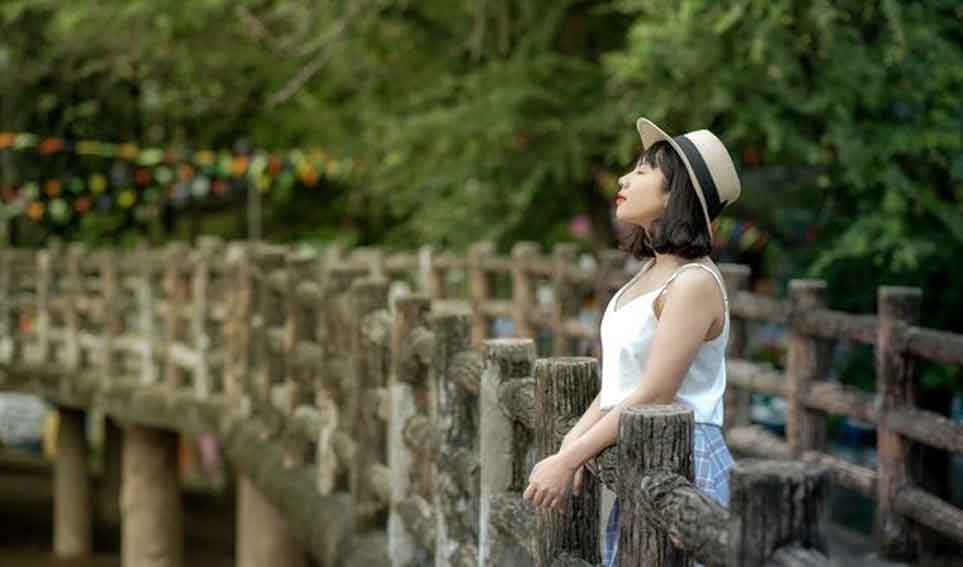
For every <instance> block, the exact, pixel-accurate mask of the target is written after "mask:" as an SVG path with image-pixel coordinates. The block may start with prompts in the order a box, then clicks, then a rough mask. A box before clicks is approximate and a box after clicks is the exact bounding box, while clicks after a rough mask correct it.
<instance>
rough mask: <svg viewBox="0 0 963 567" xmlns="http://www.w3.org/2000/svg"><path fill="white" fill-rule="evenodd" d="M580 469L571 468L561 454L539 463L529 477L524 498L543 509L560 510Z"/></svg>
mask: <svg viewBox="0 0 963 567" xmlns="http://www.w3.org/2000/svg"><path fill="white" fill-rule="evenodd" d="M576 468H578V467H573V466H571V465H570V464H569V463H568V462H567V461H566V460H565V459H564V458H563V457H562V456H561V453H555V454H554V455H551V456H549V457H546V458H544V459H542V460H541V461H539V462H538V463H537V464H536V465H535V468H533V469H532V474H531V475H529V477H528V488H526V489H525V493H524V494H522V498H524V499H526V500H528V501H530V502H531V503H532V504H534V505H535V506H537V507H539V508H543V509H555V510H558V509H559V508H560V507H561V504H562V500H563V499H564V498H565V496H566V495H567V494H568V489H569V485H570V484H571V483H572V479H573V477H574V476H575V470H576Z"/></svg>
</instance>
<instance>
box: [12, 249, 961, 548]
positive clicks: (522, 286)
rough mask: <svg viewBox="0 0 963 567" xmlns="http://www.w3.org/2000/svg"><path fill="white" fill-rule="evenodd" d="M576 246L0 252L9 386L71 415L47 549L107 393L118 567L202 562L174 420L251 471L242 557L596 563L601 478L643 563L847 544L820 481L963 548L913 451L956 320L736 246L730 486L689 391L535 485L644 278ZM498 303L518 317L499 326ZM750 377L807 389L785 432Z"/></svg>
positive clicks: (624, 536) (87, 517) (899, 526)
mask: <svg viewBox="0 0 963 567" xmlns="http://www.w3.org/2000/svg"><path fill="white" fill-rule="evenodd" d="M582 260H585V258H584V257H582V258H580V257H579V256H578V254H577V253H576V250H575V249H574V248H572V247H570V246H566V245H560V246H558V247H556V248H555V249H554V250H552V251H551V253H543V252H542V251H541V250H540V249H539V248H538V247H537V246H536V245H534V244H532V243H519V244H517V245H516V246H515V247H514V249H513V250H512V254H511V256H510V257H499V256H498V255H497V254H495V252H494V247H493V246H492V245H491V243H487V242H482V243H478V244H477V245H476V246H474V247H473V248H472V249H471V251H470V252H469V254H468V255H467V256H465V257H458V256H456V255H452V254H448V253H445V252H443V251H438V250H436V249H432V248H431V247H425V248H422V249H420V250H418V251H417V252H416V253H388V252H386V251H382V250H378V249H371V248H359V249H355V250H350V251H345V250H341V249H339V248H337V247H331V248H329V249H326V250H325V251H324V252H323V253H316V252H313V251H311V250H307V249H300V248H291V247H283V246H276V245H268V244H264V243H255V244H251V243H245V242H230V243H224V242H221V241H218V240H216V239H212V238H204V239H201V240H200V241H199V242H198V244H197V246H196V247H193V248H191V247H188V246H186V245H184V244H173V245H170V246H168V247H165V248H162V249H152V248H147V247H141V248H138V249H134V250H129V251H118V250H86V249H85V248H84V247H82V246H79V245H70V246H66V247H64V246H60V245H54V246H51V247H48V248H45V249H41V250H23V249H6V250H3V251H2V253H0V301H2V304H0V321H2V335H0V360H2V361H3V364H2V365H0V388H2V389H6V390H16V391H21V392H29V393H33V394H36V395H38V396H42V397H43V398H45V399H47V400H49V401H51V402H52V403H54V404H55V405H56V407H57V408H58V412H59V414H60V426H59V433H58V434H59V438H58V443H57V457H56V462H55V463H54V479H55V482H54V500H55V514H54V538H53V541H54V548H55V549H54V551H55V553H56V554H57V555H58V556H61V557H75V556H82V555H84V554H87V553H90V551H91V548H92V537H91V514H92V504H91V499H92V495H91V489H90V480H89V475H88V474H87V470H86V451H87V448H86V439H85V435H84V430H83V424H84V419H85V412H89V411H91V410H94V409H96V410H99V411H102V412H103V413H105V414H106V415H107V416H109V418H110V419H111V420H113V421H114V422H116V423H117V424H119V425H121V426H122V430H123V435H122V441H121V442H122V444H123V459H122V463H121V467H122V470H121V474H120V475H119V476H120V478H122V482H120V483H119V485H118V486H116V495H115V496H116V498H117V501H118V502H120V503H121V509H122V522H121V526H122V535H121V537H122V542H123V543H122V556H123V557H122V561H123V564H124V565H125V566H142V565H145V566H153V565H157V566H177V565H181V564H182V563H183V560H184V557H183V555H184V546H183V540H184V534H183V513H184V511H183V506H182V503H181V494H180V487H179V485H178V477H177V469H176V458H175V457H176V455H175V450H176V433H175V432H183V433H187V434H191V435H196V434H200V433H213V434H214V435H216V436H217V437H218V438H219V439H220V440H221V441H222V443H223V445H224V447H225V451H226V454H227V456H228V458H229V459H230V461H231V463H232V465H233V467H234V469H235V470H237V471H238V475H239V478H238V503H237V510H238V528H237V529H238V533H237V540H238V549H237V563H238V564H239V565H244V566H248V565H251V566H253V565H267V564H270V565H305V564H307V562H309V561H312V562H314V563H316V564H317V565H323V566H328V565H330V566H339V565H356V564H368V565H392V566H401V565H412V564H432V563H434V564H437V565H498V566H503V565H531V564H535V565H540V566H542V565H545V566H547V565H596V564H598V563H599V516H600V513H599V508H600V487H601V485H605V486H607V487H608V488H609V489H610V490H612V491H613V492H615V493H617V494H618V495H619V498H620V500H621V501H622V502H624V503H625V504H624V507H623V522H622V532H621V533H620V546H619V553H620V562H621V563H622V564H626V565H627V564H639V563H641V562H643V561H644V562H645V563H646V564H651V565H660V566H661V565H682V564H687V563H686V562H687V561H689V560H690V559H695V560H697V561H700V562H702V563H704V564H707V565H745V566H749V565H823V564H827V562H828V561H830V559H831V558H829V557H827V553H828V551H829V547H828V544H827V537H826V529H825V526H824V523H825V521H824V520H825V518H824V517H825V505H826V504H825V500H826V492H827V485H828V483H837V484H840V485H843V486H846V487H849V488H852V489H854V490H856V491H858V492H860V493H862V494H865V495H867V496H869V497H870V498H872V499H873V500H874V501H875V502H876V505H877V506H876V525H877V530H876V545H877V548H878V551H879V553H880V555H881V556H883V557H887V558H893V559H902V560H913V559H914V558H916V557H917V556H918V555H919V551H920V547H921V545H923V537H924V536H923V528H926V529H929V530H935V531H937V532H939V533H941V534H943V535H944V536H945V537H947V538H950V539H952V540H953V541H955V542H957V543H961V542H963V511H961V510H960V509H959V508H957V507H955V506H953V505H952V504H951V503H949V502H946V501H944V500H942V499H940V498H939V497H937V496H936V495H934V494H932V493H930V492H928V491H927V490H925V489H924V488H923V487H922V483H921V481H920V479H919V477H918V475H919V472H918V471H917V470H916V469H915V467H914V466H913V463H912V462H911V459H910V457H909V456H910V455H911V454H912V451H913V450H914V449H915V448H916V447H917V446H919V445H922V444H926V445H929V446H933V447H936V448H939V449H941V450H945V451H949V452H951V453H956V454H960V453H963V425H961V424H960V423H958V422H954V421H952V420H950V419H948V418H946V417H944V416H940V415H937V414H934V413H931V412H927V411H925V410H921V409H918V408H916V407H915V406H914V400H915V398H914V390H915V388H916V378H915V374H914V366H913V360H914V359H915V358H925V359H929V360H934V361H937V362H941V363H947V364H957V365H963V336H960V335H955V334H951V333H945V332H940V331H935V330H931V329H926V328H924V327H921V326H919V322H918V321H917V319H918V312H919V301H920V297H921V291H920V290H917V289H910V288H900V287H884V288H881V289H880V290H879V308H878V310H879V313H878V314H877V315H854V314H848V313H841V312H837V311H833V310H830V309H827V308H826V306H825V291H826V289H825V284H824V283H823V282H820V281H818V280H794V281H793V282H792V283H791V285H790V294H789V299H788V300H775V299H772V298H768V297H763V296H759V295H755V294H752V293H750V292H749V291H748V290H747V286H748V276H749V273H748V269H747V268H746V267H745V266H738V265H724V266H722V267H723V272H724V275H725V279H726V284H727V286H728V287H729V290H730V297H731V306H732V315H733V318H732V324H733V327H732V335H731V337H732V338H731V342H730V348H729V353H728V354H729V360H728V370H729V382H730V383H729V385H730V388H729V390H730V391H729V393H728V394H727V399H726V405H727V408H726V414H727V431H726V436H727V440H728V442H729V444H730V446H731V447H732V449H733V450H734V451H736V452H739V453H740V454H742V455H745V456H751V457H757V458H749V459H743V460H740V461H739V462H738V463H737V466H736V467H735V468H734V470H733V473H732V477H731V485H732V503H731V505H730V507H729V508H728V509H725V508H722V507H720V506H718V505H717V504H715V502H714V501H712V500H711V499H709V498H708V497H707V496H706V495H704V494H702V493H701V492H700V491H699V490H698V489H697V488H696V487H695V486H694V485H693V484H692V470H691V436H692V414H691V411H690V410H687V409H686V408H683V407H680V406H675V405H671V406H652V407H645V408H638V409H635V410H632V411H628V412H625V414H623V416H622V420H621V423H620V442H619V443H618V444H617V445H615V446H613V447H612V448H609V449H608V450H606V451H604V452H603V453H602V454H600V455H599V456H598V457H597V458H596V459H595V460H594V461H593V462H592V463H591V464H590V466H589V468H590V470H591V472H592V474H591V475H589V477H588V479H587V481H586V485H585V487H584V490H583V491H582V493H581V494H580V495H579V496H577V497H572V498H570V499H569V501H568V502H567V503H566V505H565V507H564V509H563V510H561V511H557V512H555V511H551V512H543V511H538V512H536V511H535V510H534V509H533V508H531V507H530V506H528V505H527V504H525V503H524V502H523V501H522V499H521V491H522V490H523V489H524V486H525V481H526V480H527V477H528V472H529V471H530V470H531V466H532V465H533V463H534V462H537V460H538V459H541V458H543V457H544V456H547V455H549V454H551V453H554V452H555V450H557V448H558V445H559V443H560V441H561V436H562V435H564V433H565V432H566V431H567V430H568V427H569V426H570V425H571V424H572V423H574V421H575V420H576V419H577V418H578V417H579V416H580V415H581V413H582V412H583V411H584V409H585V408H586V407H587V406H588V404H589V403H590V402H591V400H592V399H593V398H594V396H595V394H596V393H597V391H598V386H599V372H598V359H597V355H598V353H597V352H590V354H594V355H595V356H576V355H575V354H576V353H578V352H580V351H585V349H586V348H589V349H591V345H592V344H593V342H594V340H595V339H596V337H597V323H596V324H587V323H585V322H584V321H583V320H581V319H579V318H577V317H576V316H575V313H576V311H577V308H578V305H579V304H580V303H581V302H582V300H583V299H584V298H586V297H594V299H595V304H596V305H600V306H604V305H605V302H606V301H607V300H608V297H610V295H611V293H612V291H613V290H614V289H615V288H617V287H618V286H620V285H621V284H622V283H624V281H625V280H626V279H627V277H628V273H627V272H626V266H625V258H624V256H622V255H621V253H617V252H614V251H611V252H605V253H603V254H601V255H599V256H598V257H597V258H592V259H591V260H592V261H591V262H582ZM506 292H507V293H506ZM546 292H547V293H546ZM506 295H507V296H508V297H506ZM546 298H547V300H546ZM495 317H508V318H511V319H512V321H513V323H514V329H515V334H516V335H517V338H492V335H493V333H492V320H493V318H495ZM753 320H765V321H772V322H776V323H780V324H784V325H786V326H787V328H788V329H789V331H790V333H789V339H788V340H789V345H788V347H789V351H788V352H789V356H788V359H787V363H786V368H785V370H784V371H781V372H780V371H776V370H775V369H773V368H772V367H769V366H765V365H761V364H758V363H754V362H750V361H748V360H745V359H744V358H743V355H744V352H743V351H744V348H745V341H746V334H747V331H746V325H747V323H748V322H750V321H753ZM546 336H547V337H548V341H547V344H545V345H544V346H543V345H542V343H545V342H546V341H545V340H544V337H546ZM841 339H847V340H852V341H856V342H858V343H862V344H870V345H873V347H874V348H875V351H876V375H877V376H876V378H877V387H876V391H875V392H865V391H862V390H857V389H855V388H852V387H848V386H843V385H840V384H837V383H833V382H829V381H827V380H826V374H827V372H826V370H827V368H828V364H829V358H828V356H829V352H828V349H827V345H828V344H829V342H830V341H833V340H841ZM538 347H541V350H543V351H545V352H548V353H550V354H551V355H552V356H549V357H542V358H540V357H538V356H537V355H536V351H537V350H539V348H538ZM751 392H762V393H767V394H771V395H776V396H781V397H784V398H785V399H786V400H787V402H788V407H789V418H788V423H787V435H786V437H785V439H783V438H779V437H777V436H775V435H773V434H772V433H770V432H768V431H767V430H764V429H762V428H760V427H758V426H754V425H752V424H750V423H749V419H748V395H749V394H750V393H751ZM828 415H850V416H854V417H858V418H860V419H862V420H864V421H866V422H868V423H871V424H873V425H874V426H875V428H876V433H877V440H878V451H879V462H878V465H877V466H876V468H874V469H871V468H867V467H863V466H858V465H856V464H853V463H849V462H846V461H844V460H842V459H840V458H839V457H837V456H834V455H832V454H830V453H829V452H828V451H827V445H826V421H827V416H828ZM623 438H624V441H621V439H623ZM777 519H778V521H776V520H777ZM309 558H310V559H309Z"/></svg>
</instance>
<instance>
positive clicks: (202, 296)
mask: <svg viewBox="0 0 963 567" xmlns="http://www.w3.org/2000/svg"><path fill="white" fill-rule="evenodd" d="M214 246H215V243H214V242H213V241H211V240H208V239H207V238H205V237H202V238H199V239H198V243H197V249H195V250H194V251H193V253H192V254H191V259H192V262H191V268H192V270H191V312H190V336H191V345H192V347H193V349H192V350H193V354H194V367H193V373H192V374H193V375H192V380H193V383H194V384H193V385H194V395H196V396H197V397H199V398H207V397H209V396H210V395H211V393H212V387H211V377H210V372H209V370H208V367H207V364H208V362H207V361H208V354H209V352H210V337H209V336H208V334H207V311H208V300H209V299H210V298H209V297H208V288H209V287H210V285H209V284H210V263H211V254H212V252H213V250H214Z"/></svg>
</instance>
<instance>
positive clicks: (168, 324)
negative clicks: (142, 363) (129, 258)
mask: <svg viewBox="0 0 963 567" xmlns="http://www.w3.org/2000/svg"><path fill="white" fill-rule="evenodd" d="M186 256H187V249H186V247H185V246H184V244H183V243H180V242H172V243H170V244H168V245H167V248H166V249H165V250H164V281H163V293H164V309H165V313H164V383H165V384H167V385H168V386H169V387H171V388H180V387H181V386H183V385H184V384H185V383H186V381H187V379H186V373H185V372H184V369H183V368H181V366H180V363H179V361H178V357H177V352H178V350H179V349H178V347H179V341H180V340H181V338H182V335H183V329H184V323H183V318H182V317H181V311H182V309H183V306H184V304H185V302H186V301H185V300H186V298H187V293H186V288H185V287H184V285H183V276H182V273H183V270H184V258H185V257H186Z"/></svg>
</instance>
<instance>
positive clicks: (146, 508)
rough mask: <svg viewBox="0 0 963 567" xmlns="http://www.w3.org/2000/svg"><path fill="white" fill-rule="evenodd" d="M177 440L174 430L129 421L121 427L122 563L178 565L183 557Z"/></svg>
mask: <svg viewBox="0 0 963 567" xmlns="http://www.w3.org/2000/svg"><path fill="white" fill-rule="evenodd" d="M177 442H178V436H177V434H175V433H171V432H168V431H163V430H160V429H153V428H149V427H144V426H140V425H129V426H128V427H127V429H126V430H125V432H124V472H123V478H124V480H123V488H122V491H121V492H122V495H121V515H122V518H123V529H122V541H121V556H122V565H124V567H180V566H181V565H183V563H184V510H183V505H182V503H181V495H180V482H179V478H178V469H177Z"/></svg>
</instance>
